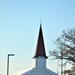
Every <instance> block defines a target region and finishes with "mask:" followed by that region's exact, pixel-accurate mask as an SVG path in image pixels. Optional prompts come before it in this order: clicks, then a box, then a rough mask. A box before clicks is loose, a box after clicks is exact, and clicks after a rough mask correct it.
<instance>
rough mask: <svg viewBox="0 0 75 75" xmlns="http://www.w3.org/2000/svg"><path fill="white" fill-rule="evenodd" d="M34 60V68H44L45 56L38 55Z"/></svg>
mask: <svg viewBox="0 0 75 75" xmlns="http://www.w3.org/2000/svg"><path fill="white" fill-rule="evenodd" d="M35 62H36V63H35V68H46V58H44V57H41V56H39V57H38V58H36V59H35Z"/></svg>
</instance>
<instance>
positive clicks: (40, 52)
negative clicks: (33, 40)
mask: <svg viewBox="0 0 75 75" xmlns="http://www.w3.org/2000/svg"><path fill="white" fill-rule="evenodd" d="M38 57H44V58H48V57H47V56H46V52H45V46H44V39H43V33H42V24H41V23H40V30H39V36H38V40H37V46H36V52H35V55H34V58H38Z"/></svg>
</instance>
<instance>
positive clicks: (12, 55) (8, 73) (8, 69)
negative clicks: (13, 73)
mask: <svg viewBox="0 0 75 75" xmlns="http://www.w3.org/2000/svg"><path fill="white" fill-rule="evenodd" d="M9 56H15V55H14V54H8V57H7V75H9Z"/></svg>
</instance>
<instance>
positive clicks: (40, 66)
mask: <svg viewBox="0 0 75 75" xmlns="http://www.w3.org/2000/svg"><path fill="white" fill-rule="evenodd" d="M33 58H34V59H35V67H34V68H32V69H30V70H27V71H22V72H20V73H18V74H17V73H15V74H13V75H58V74H57V73H55V72H53V71H51V70H49V69H48V68H46V60H47V59H48V57H47V56H46V50H45V45H44V39H43V33H42V27H41V24H40V29H39V35H38V40H37V45H36V50H35V55H34V57H33Z"/></svg>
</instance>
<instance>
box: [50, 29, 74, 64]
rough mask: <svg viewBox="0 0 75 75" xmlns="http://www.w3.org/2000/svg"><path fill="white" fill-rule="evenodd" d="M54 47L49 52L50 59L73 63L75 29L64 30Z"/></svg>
mask: <svg viewBox="0 0 75 75" xmlns="http://www.w3.org/2000/svg"><path fill="white" fill-rule="evenodd" d="M55 45H56V49H55V50H53V51H50V52H49V53H50V56H51V57H54V59H65V60H68V61H71V62H73V63H75V28H72V29H68V30H64V31H63V32H62V35H61V36H60V37H58V38H57V39H56V41H55Z"/></svg>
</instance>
